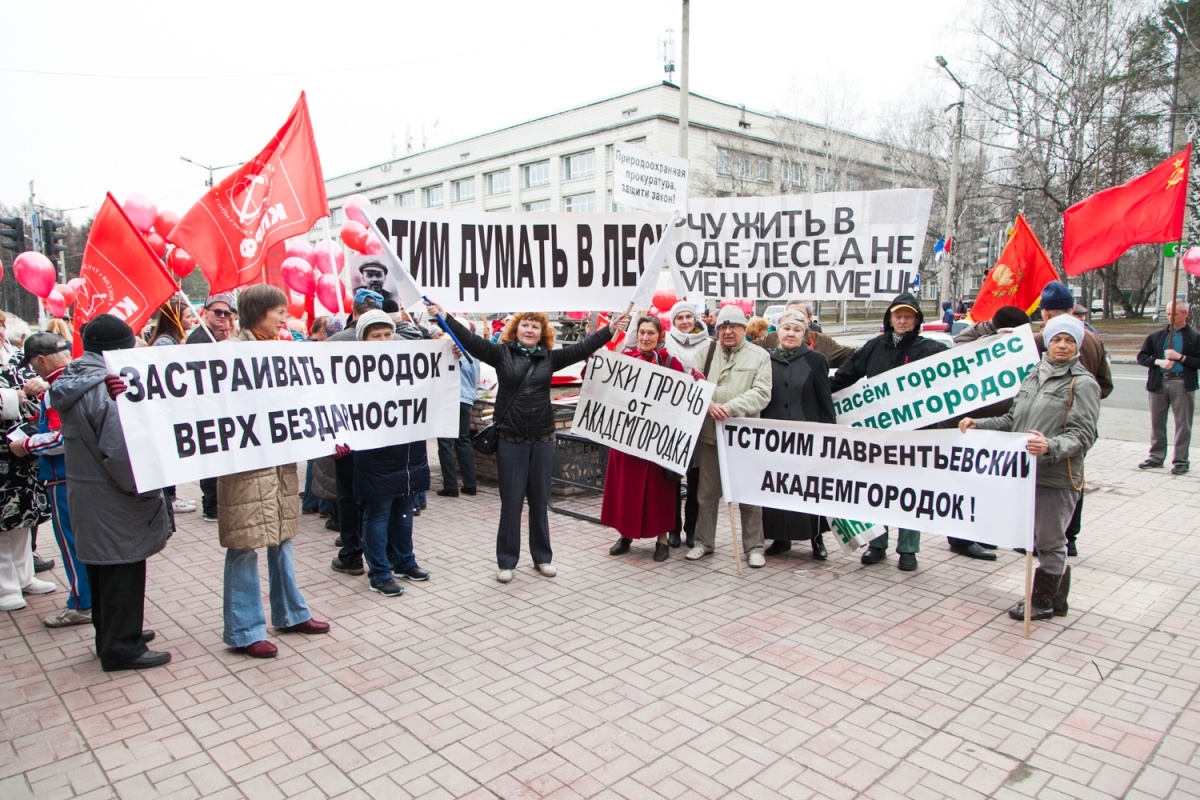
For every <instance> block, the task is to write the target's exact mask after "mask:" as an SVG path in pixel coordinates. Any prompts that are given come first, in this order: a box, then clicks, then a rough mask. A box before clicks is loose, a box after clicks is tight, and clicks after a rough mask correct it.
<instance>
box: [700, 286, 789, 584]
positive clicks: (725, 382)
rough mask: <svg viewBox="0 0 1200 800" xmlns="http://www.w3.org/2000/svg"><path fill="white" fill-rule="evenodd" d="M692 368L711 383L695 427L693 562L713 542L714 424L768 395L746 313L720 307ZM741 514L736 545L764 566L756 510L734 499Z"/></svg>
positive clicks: (762, 358)
mask: <svg viewBox="0 0 1200 800" xmlns="http://www.w3.org/2000/svg"><path fill="white" fill-rule="evenodd" d="M693 367H695V368H696V369H699V370H701V371H702V372H703V373H704V376H705V377H706V378H707V379H708V380H709V381H711V382H713V383H715V384H716V385H717V389H716V391H715V392H713V402H712V405H711V406H709V409H708V418H707V419H705V420H704V427H702V428H701V429H700V440H699V441H698V442H697V443H696V452H695V455H694V456H693V458H694V459H695V461H694V463H695V464H696V465H698V466H699V468H700V485H699V486H698V487H697V490H696V499H697V502H698V503H699V511H698V513H697V515H696V546H695V547H693V548H692V549H691V550H689V551H688V554H687V556H686V558H687V559H688V560H690V561H697V560H699V559H701V558H704V557H705V556H706V555H708V554H709V553H711V552H712V551H713V549H714V548H715V547H716V541H717V508H718V506H719V505H720V501H721V471H720V465H719V463H718V461H717V426H716V423H717V422H718V421H721V420H725V419H728V418H729V417H757V416H758V415H759V412H760V411H762V410H763V409H764V408H766V406H767V403H768V402H770V400H771V356H770V355H769V354H768V353H767V351H766V350H763V349H762V348H761V347H756V346H755V345H753V344H751V343H750V342H747V341H746V315H745V314H744V313H742V310H741V309H740V308H738V307H737V306H725V307H724V308H722V309H721V313H720V314H719V315H718V316H717V340H716V341H715V342H706V343H705V344H702V345H701V346H700V349H699V350H697V351H696V360H695V362H694V363H693ZM738 508H739V510H740V511H741V517H742V548H743V549H744V551H745V552H746V556H747V563H749V564H750V566H752V567H761V566H763V565H765V564H766V563H767V562H766V558H765V556H764V555H763V527H762V509H761V508H759V507H758V506H747V505H742V504H740V503H739V504H738Z"/></svg>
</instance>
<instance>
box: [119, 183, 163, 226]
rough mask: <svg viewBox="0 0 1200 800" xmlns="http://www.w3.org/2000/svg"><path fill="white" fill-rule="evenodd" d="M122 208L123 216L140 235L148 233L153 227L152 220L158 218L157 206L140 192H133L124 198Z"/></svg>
mask: <svg viewBox="0 0 1200 800" xmlns="http://www.w3.org/2000/svg"><path fill="white" fill-rule="evenodd" d="M122 208H124V209H125V216H127V217H129V221H130V222H132V223H133V226H134V227H135V228H137V229H138V230H139V231H141V232H142V233H149V232H150V229H151V228H153V227H154V220H156V219H157V218H158V206H156V205H154V201H153V200H151V199H150V198H149V197H147V196H146V195H144V194H142V193H141V192H134V193H133V194H131V195H129V196H128V197H126V198H125V205H124V206H122Z"/></svg>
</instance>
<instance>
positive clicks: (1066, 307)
mask: <svg viewBox="0 0 1200 800" xmlns="http://www.w3.org/2000/svg"><path fill="white" fill-rule="evenodd" d="M1042 308H1044V309H1046V310H1049V311H1070V310H1071V309H1073V308H1075V298H1074V297H1073V296H1072V295H1071V290H1070V289H1068V288H1067V285H1066V284H1065V283H1063V282H1062V281H1050V282H1049V283H1047V284H1046V287H1045V288H1044V289H1042Z"/></svg>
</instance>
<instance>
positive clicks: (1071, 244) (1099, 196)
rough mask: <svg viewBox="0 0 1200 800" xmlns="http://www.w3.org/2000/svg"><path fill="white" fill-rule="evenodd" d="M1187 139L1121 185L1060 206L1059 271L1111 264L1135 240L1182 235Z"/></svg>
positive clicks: (1174, 238) (1189, 148)
mask: <svg viewBox="0 0 1200 800" xmlns="http://www.w3.org/2000/svg"><path fill="white" fill-rule="evenodd" d="M1191 161H1192V144H1191V142H1188V146H1187V147H1186V148H1184V150H1183V152H1182V153H1176V154H1175V155H1173V156H1171V157H1170V158H1168V159H1167V160H1166V161H1164V162H1163V163H1161V164H1159V165H1158V166H1157V167H1155V168H1154V169H1152V170H1150V171H1149V172H1147V173H1146V174H1145V175H1142V176H1141V177H1140V178H1134V179H1133V180H1131V181H1130V182H1129V183H1127V184H1125V185H1124V186H1114V187H1113V188H1111V189H1105V190H1104V191H1103V192H1097V193H1096V194H1094V195H1092V196H1091V197H1089V198H1087V199H1086V200H1083V201H1081V202H1078V203H1076V204H1075V205H1073V206H1071V207H1070V208H1068V209H1067V210H1066V211H1065V212H1063V271H1064V272H1066V273H1067V274H1068V275H1078V274H1079V273H1081V272H1087V271H1088V270H1089V269H1096V268H1097V267H1103V266H1105V265H1108V264H1111V263H1113V262H1114V261H1116V260H1117V259H1118V258H1120V256H1121V254H1122V253H1124V252H1125V251H1126V250H1128V249H1129V248H1130V247H1133V246H1134V245H1135V244H1151V243H1156V242H1174V241H1178V240H1179V239H1181V238H1182V237H1183V211H1184V207H1185V204H1186V202H1187V190H1188V167H1189V165H1190V164H1191Z"/></svg>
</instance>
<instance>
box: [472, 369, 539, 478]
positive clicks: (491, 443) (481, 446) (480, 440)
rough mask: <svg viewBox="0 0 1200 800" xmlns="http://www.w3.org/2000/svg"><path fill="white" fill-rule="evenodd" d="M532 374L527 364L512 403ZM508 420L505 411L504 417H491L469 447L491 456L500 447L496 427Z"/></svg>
mask: <svg viewBox="0 0 1200 800" xmlns="http://www.w3.org/2000/svg"><path fill="white" fill-rule="evenodd" d="M532 374H533V362H532V361H531V362H530V363H529V369H527V370H525V377H524V378H522V379H521V385H520V386H518V387H517V391H516V392H515V393H514V394H513V402H516V399H517V397H519V396H520V394H521V392H522V391H524V389H525V385H526V384H527V383H529V376H530V375H532ZM508 407H509V409H511V408H512V403H509V406H508ZM507 418H508V411H507V410H505V412H504V417H503V418H501V419H496V417H495V416H494V415H493V416H492V424H490V425H488V426H487V427H486V428H484V429H483V430H480V431H477V432H476V433H475V435H474V436H473V437H472V439H471V446H472V447H473V448H475V452H477V453H480V454H482V455H485V456H493V455H495V454H496V450H497V449H499V447H500V429H499V428H498V427H497V426H498V425H500V423H502V422H503V421H504V420H505V419H507Z"/></svg>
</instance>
